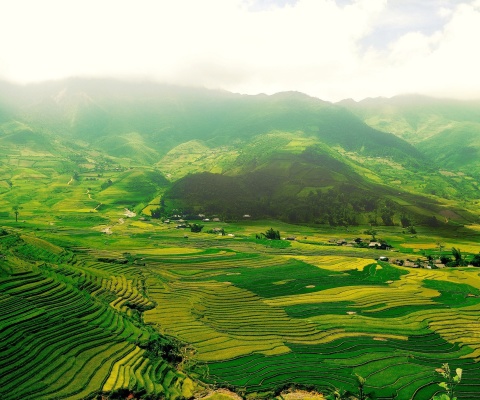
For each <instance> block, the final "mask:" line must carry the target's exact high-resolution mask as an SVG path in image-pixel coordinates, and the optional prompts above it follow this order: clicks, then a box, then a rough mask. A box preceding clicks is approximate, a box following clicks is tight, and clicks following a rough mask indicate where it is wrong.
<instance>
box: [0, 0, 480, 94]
mask: <svg viewBox="0 0 480 400" xmlns="http://www.w3.org/2000/svg"><path fill="white" fill-rule="evenodd" d="M479 41H480V0H41V1H40V0H2V1H1V4H0V79H7V80H11V81H15V82H22V83H24V82H32V81H42V80H50V79H60V78H65V77H70V76H100V77H115V78H135V79H138V78H139V79H154V80H156V81H160V82H168V83H174V84H183V85H196V86H205V87H209V88H221V89H226V90H229V91H234V92H239V93H249V94H256V93H268V94H271V93H275V92H279V91H285V90H298V91H301V92H304V93H307V94H310V95H312V96H316V97H319V98H321V99H324V100H330V101H337V100H341V99H344V98H354V99H356V100H361V99H363V98H365V97H376V96H386V97H390V96H393V95H396V94H403V93H420V94H428V95H434V96H442V97H456V98H477V99H478V98H480V77H479V73H480V43H479Z"/></svg>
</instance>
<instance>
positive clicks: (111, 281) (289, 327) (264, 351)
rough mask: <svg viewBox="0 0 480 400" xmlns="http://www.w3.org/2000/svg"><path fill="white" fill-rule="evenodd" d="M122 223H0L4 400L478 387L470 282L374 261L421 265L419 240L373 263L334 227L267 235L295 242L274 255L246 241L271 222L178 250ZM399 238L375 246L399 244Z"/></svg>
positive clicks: (160, 236) (154, 231)
mask: <svg viewBox="0 0 480 400" xmlns="http://www.w3.org/2000/svg"><path fill="white" fill-rule="evenodd" d="M119 212H121V209H119ZM94 215H95V214H94ZM94 215H93V216H94ZM93 216H92V217H93ZM71 218H73V215H71ZM97 218H99V217H97ZM103 218H107V217H106V216H104V217H103ZM125 219H126V220H125V222H124V223H123V224H118V225H116V226H112V231H113V233H112V234H109V235H107V234H105V233H102V232H101V231H100V230H99V228H98V227H99V226H103V225H102V224H101V223H100V224H99V225H97V223H96V221H95V220H93V221H92V220H88V219H87V220H85V219H82V218H79V219H77V218H73V219H68V218H62V219H61V220H58V222H56V223H55V225H47V224H45V223H43V222H37V223H34V222H33V221H32V222H31V224H27V223H23V224H16V223H15V222H14V221H11V217H9V218H8V219H7V220H3V222H4V223H6V224H7V225H5V228H4V231H3V235H2V236H0V248H1V254H2V256H3V257H2V264H1V275H0V277H1V280H0V287H1V289H2V290H1V298H0V301H1V303H2V310H5V311H3V312H2V315H1V322H0V335H1V341H0V342H1V346H2V351H1V354H2V356H1V360H0V374H1V377H2V383H3V397H4V398H6V399H17V398H35V399H49V398H52V397H55V398H73V399H75V398H78V399H79V398H84V397H87V396H94V395H95V393H100V392H104V393H113V392H114V391H118V390H121V389H122V388H123V389H125V390H126V389H128V390H133V391H136V392H139V393H145V394H150V395H153V394H156V395H164V396H166V398H172V399H175V398H182V396H184V397H186V398H189V397H190V396H192V395H193V394H194V393H195V392H197V393H198V392H202V391H204V390H205V388H208V387H218V386H226V387H230V388H233V389H234V390H236V391H238V392H240V393H244V394H245V395H246V396H247V397H248V396H250V398H252V396H253V398H255V397H256V396H261V393H264V395H263V396H264V397H265V396H266V398H269V396H273V394H272V393H274V392H275V391H276V390H277V389H278V388H279V387H282V386H288V385H289V384H293V383H295V384H299V385H305V386H312V385H313V386H315V387H316V388H317V389H318V390H319V391H324V392H325V391H328V390H329V389H331V388H334V387H337V388H345V389H350V390H354V389H355V374H360V375H361V376H363V377H366V378H367V389H368V391H375V393H376V394H377V396H379V398H384V399H387V398H391V396H392V395H396V396H397V397H396V398H397V399H410V398H414V399H427V398H430V397H431V396H432V395H433V394H435V393H436V392H438V391H439V386H438V385H437V383H438V382H439V381H440V377H439V375H438V373H436V372H435V369H436V368H438V367H440V366H441V365H442V364H443V363H445V362H448V363H449V364H450V365H452V366H453V367H455V368H457V367H460V368H463V370H464V375H463V380H462V384H461V385H460V386H459V387H458V390H457V391H458V395H459V398H460V399H474V398H475V397H476V395H477V394H478V393H479V391H480V378H479V377H480V367H479V365H480V364H479V363H478V361H479V360H480V340H479V339H478V331H479V329H480V325H479V320H478V316H479V315H480V273H479V272H480V271H479V270H478V269H476V268H471V267H470V268H460V267H459V268H444V269H439V270H428V269H412V268H407V267H399V266H396V265H393V264H391V263H388V262H378V261H376V260H375V259H376V258H378V256H379V255H380V254H382V255H384V254H387V255H389V256H390V257H398V258H404V259H406V258H407V257H410V258H413V257H419V258H422V257H423V255H424V254H425V250H423V249H428V248H429V243H430V242H431V240H432V239H431V237H430V236H428V235H426V234H425V235H419V236H418V237H417V238H416V243H415V246H410V247H409V244H408V241H409V238H407V237H405V238H403V240H404V242H403V243H402V245H403V246H405V247H402V246H401V245H398V246H396V248H395V250H396V251H395V252H391V251H390V252H385V251H381V250H369V249H361V248H353V247H344V246H336V245H332V244H331V240H329V239H328V238H332V237H337V238H338V237H340V236H341V237H344V236H345V234H346V232H345V231H343V232H342V231H340V230H333V229H330V230H328V229H323V230H318V229H316V228H309V227H306V226H298V225H297V226H295V225H288V224H281V223H278V227H280V229H282V232H288V233H295V234H296V235H297V236H298V237H299V239H297V240H296V241H293V242H288V243H286V244H287V245H286V246H271V244H270V243H268V242H267V241H264V240H255V239H252V236H253V237H254V232H261V231H263V230H264V229H265V227H267V226H269V224H271V222H261V221H259V222H256V223H245V222H243V223H235V224H234V223H232V224H226V223H221V224H222V226H224V228H225V230H226V231H228V232H234V233H235V237H227V236H218V235H212V234H207V233H198V234H193V233H190V232H189V235H188V236H189V237H188V238H184V237H183V236H184V234H185V232H184V231H183V230H181V229H175V227H174V226H171V225H165V224H161V223H159V222H157V221H141V220H139V219H138V217H134V218H126V217H125ZM92 222H93V224H92ZM98 222H103V221H98ZM89 224H90V225H91V226H90V227H88V225H89ZM20 226H21V227H20ZM396 229H397V231H395V229H393V228H392V229H391V230H390V231H387V230H385V231H384V232H382V235H384V237H385V238H386V239H387V240H390V241H392V240H394V239H395V238H396V240H397V241H400V239H399V238H401V237H402V234H401V232H400V230H401V228H396ZM357 233H360V232H351V233H349V235H350V236H355V235H356V234H357ZM300 237H301V239H300ZM389 237H390V238H391V239H389ZM461 244H462V245H463V246H465V248H466V249H467V248H468V249H470V251H471V252H472V253H473V252H475V250H478V247H477V246H476V244H475V242H471V241H469V240H468V239H464V241H463V242H462V243H461ZM399 250H401V251H399ZM402 251H403V252H402ZM158 334H160V335H161V337H164V338H167V339H166V340H175V341H177V342H176V343H179V346H180V347H179V350H178V351H179V353H180V354H181V361H180V362H176V363H175V362H173V363H172V362H169V361H167V360H164V359H163V358H162V357H159V356H158V354H157V355H155V354H152V353H151V352H149V350H148V346H147V344H148V342H149V341H150V340H151V338H152V337H155V335H158ZM168 338H170V339H168ZM268 393H270V394H268Z"/></svg>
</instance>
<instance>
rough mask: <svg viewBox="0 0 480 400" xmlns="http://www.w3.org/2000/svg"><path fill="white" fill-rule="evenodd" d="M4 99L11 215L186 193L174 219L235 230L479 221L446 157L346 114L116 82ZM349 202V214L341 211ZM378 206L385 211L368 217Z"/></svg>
mask: <svg viewBox="0 0 480 400" xmlns="http://www.w3.org/2000/svg"><path fill="white" fill-rule="evenodd" d="M1 86H2V89H3V90H2V91H1V92H0V109H1V111H2V112H1V115H0V116H1V120H0V152H1V154H2V155H3V157H4V162H3V163H2V164H1V165H0V168H1V171H2V172H3V177H4V178H3V180H1V181H0V196H2V198H3V199H5V200H6V203H5V205H4V207H5V209H4V210H3V211H7V210H9V209H11V207H12V206H14V205H21V206H22V207H23V209H24V210H25V211H23V213H27V214H29V213H31V212H32V210H35V212H46V211H48V212H51V211H52V210H57V211H59V212H61V211H65V210H68V211H74V210H75V211H78V212H92V211H94V212H99V211H108V210H110V209H115V208H118V207H130V208H133V209H135V210H136V211H137V212H139V211H141V210H142V209H146V210H147V209H150V208H149V207H147V208H145V207H146V206H148V204H150V203H152V202H154V200H155V199H158V196H159V195H161V194H162V193H163V192H165V191H168V190H169V189H168V187H169V185H170V184H169V181H170V182H177V181H178V182H177V183H175V184H174V185H173V186H172V188H171V189H170V190H169V192H168V194H167V198H168V199H170V200H171V204H170V205H171V207H172V208H175V207H184V208H185V207H186V208H193V209H195V210H201V209H204V210H210V211H211V212H214V213H220V214H225V215H232V216H233V215H236V216H238V215H241V213H243V212H247V211H244V210H247V209H248V210H250V211H249V213H251V214H254V215H258V216H262V217H276V218H281V219H284V220H290V221H303V222H314V221H317V222H320V223H335V224H342V223H343V224H346V223H347V222H345V221H350V222H348V223H349V224H351V223H366V222H368V221H371V220H372V219H373V221H375V220H378V223H385V221H384V220H383V219H382V218H381V217H380V214H381V208H382V207H385V204H388V205H389V208H392V210H393V211H392V212H393V213H394V214H396V215H397V216H396V218H395V219H394V220H392V219H391V218H386V219H385V220H386V221H388V223H397V224H398V223H399V218H400V216H401V215H402V214H408V215H409V216H410V217H411V219H412V220H414V221H415V223H423V222H422V221H424V220H427V219H429V218H432V217H435V218H436V219H438V220H440V221H441V220H443V219H445V218H446V217H445V216H446V215H448V219H449V220H450V221H456V222H458V223H471V222H474V221H475V220H476V217H475V216H474V214H476V213H477V209H478V204H476V203H475V199H477V192H478V181H477V180H476V179H472V177H470V176H466V175H459V174H456V173H452V172H450V171H449V170H442V167H440V166H439V165H441V164H437V161H441V160H439V158H438V157H429V155H428V154H427V152H424V153H422V152H421V151H419V150H418V149H416V148H415V147H414V146H412V145H411V144H409V143H408V142H406V141H405V140H403V139H402V138H400V137H397V136H395V135H394V134H392V133H386V132H382V131H380V130H376V129H373V128H371V127H369V126H368V125H367V124H366V123H364V122H363V121H362V120H361V119H360V118H358V117H357V116H355V115H354V113H353V112H351V111H349V110H347V109H346V108H345V104H341V105H335V104H332V103H328V102H324V101H321V100H319V99H315V98H312V97H309V96H307V95H304V94H301V93H297V92H285V93H279V94H276V95H272V96H267V95H257V96H246V95H238V94H233V93H228V92H222V91H211V90H205V89H200V88H184V87H174V86H166V85H160V84H154V83H147V82H119V81H113V80H85V79H70V80H66V81H58V82H48V83H43V84H36V85H26V86H15V85H11V84H6V83H2V84H1ZM354 111H355V112H358V110H354ZM367 122H368V121H367ZM472 123H473V122H472ZM422 143H428V140H425V141H424V142H422ZM432 148H433V147H432ZM464 159H465V157H464ZM443 168H445V167H443ZM205 172H208V173H209V174H203V173H205ZM128 174H131V177H130V178H128V179H132V182H133V181H135V183H134V184H133V183H132V184H130V183H127V181H128V179H127V180H126V178H125V176H127V175H128ZM152 174H153V175H152ZM195 174H200V175H195ZM218 174H220V175H221V176H217V175H218ZM153 176H155V177H156V178H152V177H153ZM135 177H136V178H135ZM425 177H428V179H424V178H425ZM165 178H166V179H165ZM182 178H184V179H183V180H182ZM72 179H73V180H72ZM179 180H180V181H179ZM142 182H143V183H142ZM63 185H66V186H68V187H62V186H63ZM52 187H53V188H55V190H56V191H57V192H55V193H57V194H59V198H52V196H51V193H52V191H51V189H52ZM191 187H195V188H196V189H195V190H192V189H191ZM207 188H209V190H207ZM239 188H243V190H242V191H241V193H240V192H239ZM347 188H348V189H347ZM352 190H353V192H352ZM345 191H347V192H348V193H350V194H351V196H350V198H349V201H348V202H347V203H345V202H344V203H345V204H344V205H343V206H338V205H335V204H337V203H338V201H339V200H335V199H337V198H338V197H339V196H340V195H341V193H345ZM2 193H3V194H2ZM74 193H77V194H74ZM202 193H203V194H202ZM219 193H224V194H225V196H219V195H218V194H219ZM232 193H237V195H236V196H235V202H233V201H231V200H226V199H229V198H231V197H232ZM353 193H354V195H353ZM329 196H330V197H329ZM332 196H333V197H332ZM412 196H413V197H412ZM415 196H417V197H415ZM418 196H420V197H418ZM65 197H68V198H65ZM72 197H73V198H74V199H72ZM320 197H322V199H321V198H320ZM357 197H358V198H357ZM354 198H355V199H354ZM369 198H374V199H375V201H374V203H375V205H374V206H373V207H372V206H369V207H367V208H365V207H364V206H359V205H358V203H362V202H365V201H368V200H365V199H369ZM155 201H157V200H155ZM459 201H461V202H462V204H461V205H459V203H458V202H459ZM340 202H341V201H340ZM157 204H158V203H157ZM213 204H216V206H213ZM235 204H236V205H235ZM309 204H310V205H309ZM314 204H315V205H314ZM313 205H314V206H313ZM321 205H323V206H321ZM325 205H326V206H325ZM46 206H47V208H46ZM312 207H313V209H312ZM234 208H235V210H236V211H233V209H234ZM321 208H322V209H324V211H323V212H320V211H319V210H320V209H321ZM465 208H466V209H468V210H469V211H468V212H464V211H463V209H465ZM227 210H230V211H227ZM307 210H308V211H307ZM339 210H343V211H339ZM146 212H147V211H146ZM372 213H373V215H372ZM472 213H473V214H472ZM332 214H335V215H336V216H335V217H332V216H331V215H332ZM339 214H342V215H343V217H341V216H340V215H339ZM347 214H349V216H348V217H346V215H347ZM350 214H351V215H350ZM147 215H148V214H147ZM354 216H355V217H354ZM342 221H343V222H342ZM382 221H383V222H382Z"/></svg>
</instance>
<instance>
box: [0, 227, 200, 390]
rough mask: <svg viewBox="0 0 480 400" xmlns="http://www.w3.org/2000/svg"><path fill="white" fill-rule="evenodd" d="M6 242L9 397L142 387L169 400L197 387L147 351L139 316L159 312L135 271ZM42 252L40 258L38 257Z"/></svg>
mask: <svg viewBox="0 0 480 400" xmlns="http://www.w3.org/2000/svg"><path fill="white" fill-rule="evenodd" d="M26 239H27V240H23V239H22V238H20V237H18V236H16V235H8V236H3V237H1V238H0V246H1V249H2V255H3V256H4V258H3V260H2V268H1V270H0V271H1V275H0V276H1V279H0V293H1V294H0V309H1V310H2V313H1V315H0V381H1V382H2V398H4V399H52V398H59V399H60V398H72V399H83V398H86V397H88V396H91V395H93V394H94V393H99V392H101V391H105V392H108V391H112V390H115V389H120V388H134V387H135V388H136V389H137V390H144V391H146V392H147V393H153V394H164V395H167V396H168V398H177V397H181V396H189V395H191V393H192V391H193V389H194V384H193V382H192V381H191V380H190V379H189V378H188V377H187V376H186V375H185V374H184V373H182V372H180V371H179V370H177V369H174V368H173V367H172V366H171V365H170V364H168V363H167V362H166V361H164V360H163V359H162V358H155V357H154V358H152V357H151V355H150V354H148V353H147V351H146V350H145V349H144V348H143V345H142V343H147V342H148V340H149V339H150V337H151V335H152V332H153V331H152V330H148V329H145V326H144V325H143V324H141V323H140V322H141V321H140V320H139V313H138V310H142V309H145V308H148V307H153V303H152V302H151V300H149V299H148V298H147V297H146V296H145V295H144V288H143V283H142V282H143V280H142V277H141V275H139V274H138V272H137V271H135V270H134V269H133V268H130V267H127V266H123V270H122V271H119V265H115V264H112V263H106V262H99V261H95V260H94V259H92V258H91V257H90V256H88V255H86V254H83V255H82V254H78V255H74V254H72V253H68V252H58V251H57V252H52V250H56V249H57V248H56V247H54V246H51V247H50V248H49V247H48V246H45V245H44V246H42V247H35V251H34V250H33V248H32V246H33V245H32V243H36V244H37V245H38V244H39V242H38V240H35V238H31V237H30V238H26ZM33 253H35V257H33Z"/></svg>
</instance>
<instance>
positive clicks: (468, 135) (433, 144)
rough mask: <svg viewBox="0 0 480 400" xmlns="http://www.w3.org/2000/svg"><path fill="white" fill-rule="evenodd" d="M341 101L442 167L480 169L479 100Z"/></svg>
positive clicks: (403, 99) (365, 119)
mask: <svg viewBox="0 0 480 400" xmlns="http://www.w3.org/2000/svg"><path fill="white" fill-rule="evenodd" d="M338 104H339V105H342V106H344V107H345V108H347V109H348V110H350V111H352V112H353V113H355V114H356V115H357V116H358V117H360V118H361V119H362V120H363V121H364V122H365V123H366V124H368V125H369V126H371V127H373V128H375V129H378V130H381V131H384V132H390V133H393V134H395V135H397V136H398V137H401V138H402V139H405V140H406V141H408V142H409V143H411V144H413V145H414V146H415V147H416V148H417V149H418V150H419V151H420V152H421V153H422V154H424V155H426V156H427V157H429V158H430V159H432V160H435V162H436V163H437V164H438V165H439V166H440V167H443V168H448V169H454V170H460V171H464V172H468V173H475V174H479V173H480V157H479V156H480V101H478V100H477V101H459V100H449V99H434V98H429V97H425V96H414V95H410V96H396V97H393V98H391V99H386V98H375V99H365V100H363V101H360V102H354V101H352V100H344V101H342V102H340V103H338Z"/></svg>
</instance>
